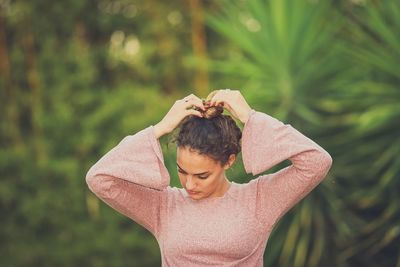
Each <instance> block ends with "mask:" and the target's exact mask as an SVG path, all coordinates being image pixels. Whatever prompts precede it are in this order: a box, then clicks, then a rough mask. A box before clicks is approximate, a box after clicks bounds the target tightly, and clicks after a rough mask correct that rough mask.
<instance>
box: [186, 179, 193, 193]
mask: <svg viewBox="0 0 400 267" xmlns="http://www.w3.org/2000/svg"><path fill="white" fill-rule="evenodd" d="M194 188H195V184H194V179H193V178H192V177H191V176H188V178H187V179H186V189H187V190H193V189H194Z"/></svg>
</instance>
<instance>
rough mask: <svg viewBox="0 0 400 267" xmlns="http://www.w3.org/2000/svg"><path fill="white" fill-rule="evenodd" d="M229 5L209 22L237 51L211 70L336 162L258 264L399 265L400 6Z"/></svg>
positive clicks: (253, 1)
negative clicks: (231, 80)
mask: <svg viewBox="0 0 400 267" xmlns="http://www.w3.org/2000/svg"><path fill="white" fill-rule="evenodd" d="M235 3H236V4H234V5H232V4H229V3H228V2H224V4H223V5H222V6H223V7H224V8H223V9H221V10H220V11H219V12H215V13H213V14H211V15H210V16H209V17H208V23H209V25H210V26H211V27H212V28H213V29H215V30H216V31H217V32H219V33H221V34H223V35H224V36H225V37H226V38H227V39H229V40H230V41H232V42H233V43H234V44H236V46H237V47H238V51H239V52H237V53H236V55H235V56H233V57H232V56H231V57H228V60H226V59H223V60H214V61H212V63H213V66H214V68H213V70H214V71H215V72H219V73H221V75H230V76H240V77H242V80H241V82H239V83H238V85H239V87H241V88H243V87H244V88H245V92H246V93H247V94H248V95H249V96H250V95H251V96H253V97H254V98H255V99H254V101H252V103H254V104H256V105H257V107H258V108H259V109H260V110H263V111H265V112H270V113H272V114H273V115H274V116H277V117H279V118H281V119H283V120H284V121H287V122H289V123H291V124H292V125H295V126H296V128H298V129H300V130H301V131H302V132H304V133H307V134H308V135H309V136H313V137H315V138H314V139H315V140H317V142H318V143H320V144H321V145H322V146H323V147H325V148H327V150H328V151H329V152H330V153H331V154H332V155H333V159H334V167H333V171H331V172H330V175H329V176H328V178H327V179H326V180H325V182H324V183H322V185H321V186H320V187H319V188H317V189H316V190H315V191H314V192H313V193H312V194H311V195H310V196H308V197H307V198H306V199H305V200H303V201H302V202H301V203H300V204H299V205H298V206H296V207H295V208H294V209H293V210H292V211H291V212H289V213H288V214H287V215H286V216H285V217H284V219H283V220H282V221H281V222H280V223H279V225H278V227H277V228H276V229H275V230H274V232H273V234H272V236H271V238H270V240H269V241H268V242H269V244H270V245H269V246H267V249H266V255H265V263H266V266H377V265H379V266H395V265H396V264H397V265H399V264H400V261H399V259H398V258H397V257H398V256H394V255H393V254H392V253H395V251H399V245H398V243H399V242H398V241H399V229H398V225H399V221H398V220H399V217H398V214H399V208H398V205H397V202H398V188H399V182H398V178H399V177H400V175H399V174H400V162H399V161H398V157H396V156H397V154H398V152H399V149H400V144H399V141H400V139H399V138H398V136H400V133H399V131H400V128H399V125H398V123H396V122H398V121H400V120H399V118H400V114H399V112H398V111H399V105H398V102H399V100H400V95H399V90H398V83H399V79H398V77H399V72H398V67H397V65H398V62H399V59H400V58H399V53H400V46H399V44H400V39H399V37H398V34H396V32H397V30H398V26H399V23H400V19H399V18H400V17H399V16H398V15H399V14H398V10H399V5H398V4H397V3H396V4H395V3H394V2H392V1H381V2H379V3H375V4H374V3H372V2H367V3H365V5H364V4H363V5H360V6H356V5H351V4H350V5H349V4H348V5H347V6H345V7H344V8H339V9H337V8H335V7H334V6H333V3H331V2H330V1H290V0H284V1H274V0H271V1H263V0H249V1H241V2H239V1H238V2H235ZM333 22H334V23H333ZM349 148H350V150H349ZM395 254H398V253H395ZM384 255H391V256H387V257H385V256H384Z"/></svg>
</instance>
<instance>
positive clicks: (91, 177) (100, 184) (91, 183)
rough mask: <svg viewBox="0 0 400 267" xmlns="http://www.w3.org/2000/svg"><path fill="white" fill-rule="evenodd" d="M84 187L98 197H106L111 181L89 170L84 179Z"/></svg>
mask: <svg viewBox="0 0 400 267" xmlns="http://www.w3.org/2000/svg"><path fill="white" fill-rule="evenodd" d="M85 180H86V185H87V186H88V188H89V190H90V191H92V192H93V193H94V194H95V195H97V196H99V197H107V195H108V193H109V192H110V188H111V186H112V179H108V177H107V176H103V175H100V174H99V173H96V172H94V171H93V169H90V170H89V171H88V173H87V174H86V177H85Z"/></svg>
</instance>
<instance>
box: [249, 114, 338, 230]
mask: <svg viewBox="0 0 400 267" xmlns="http://www.w3.org/2000/svg"><path fill="white" fill-rule="evenodd" d="M242 157H243V164H244V168H245V170H246V172H247V173H252V174H253V175H256V174H259V173H261V172H263V171H266V170H268V169H270V168H271V167H273V166H275V165H276V164H278V163H280V162H282V161H284V160H286V159H289V160H290V161H291V162H292V165H290V166H288V167H286V168H284V169H282V170H280V171H278V172H275V173H272V174H267V175H261V176H260V177H258V178H257V179H254V180H252V181H250V184H252V185H253V186H255V187H256V192H257V193H256V213H257V216H258V217H259V220H260V221H261V222H262V223H266V224H270V226H273V225H274V224H275V223H276V222H277V221H278V220H279V219H280V218H281V217H282V216H283V215H284V214H285V213H286V212H287V211H288V210H289V209H290V208H292V207H293V206H294V205H295V204H296V203H298V202H299V201H300V200H301V199H302V198H304V197H305V196H306V195H307V194H308V193H309V192H310V191H311V190H312V189H314V188H315V187H316V186H317V185H318V184H319V183H320V182H321V181H322V180H323V178H324V177H325V176H326V174H327V173H328V171H329V169H330V167H331V165H332V157H331V156H330V155H329V153H328V152H327V151H325V150H324V149H323V148H322V147H320V146H319V145H318V144H316V143H315V142H314V141H312V140H311V139H309V138H308V137H306V136H304V135H303V134H301V133H300V132H299V131H298V130H296V129H295V128H293V127H292V126H291V125H290V124H284V123H282V122H281V121H279V120H277V119H275V118H273V117H271V116H269V115H267V114H265V113H262V112H258V111H255V110H254V109H252V110H251V112H250V114H249V118H248V120H247V122H246V123H245V125H244V128H243V135H242Z"/></svg>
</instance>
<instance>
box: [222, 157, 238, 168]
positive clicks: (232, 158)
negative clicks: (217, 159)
mask: <svg viewBox="0 0 400 267" xmlns="http://www.w3.org/2000/svg"><path fill="white" fill-rule="evenodd" d="M235 160H236V155H235V154H231V155H230V156H229V159H228V162H227V163H226V164H225V167H224V168H225V170H227V169H229V168H230V167H231V166H232V165H233V163H234V162H235Z"/></svg>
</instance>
